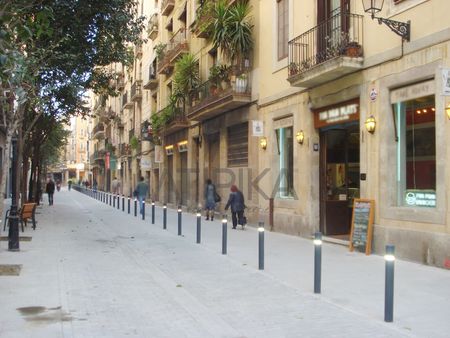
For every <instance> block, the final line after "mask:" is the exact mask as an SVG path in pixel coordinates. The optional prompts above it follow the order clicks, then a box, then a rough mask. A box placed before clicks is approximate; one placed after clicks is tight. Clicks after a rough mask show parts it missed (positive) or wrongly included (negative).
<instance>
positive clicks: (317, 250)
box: [314, 232, 322, 293]
mask: <svg viewBox="0 0 450 338" xmlns="http://www.w3.org/2000/svg"><path fill="white" fill-rule="evenodd" d="M321 273H322V234H321V233H320V232H316V233H315V234H314V293H320V284H321Z"/></svg>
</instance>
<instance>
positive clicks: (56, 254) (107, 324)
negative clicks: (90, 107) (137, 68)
mask: <svg viewBox="0 0 450 338" xmlns="http://www.w3.org/2000/svg"><path fill="white" fill-rule="evenodd" d="M149 209H150V208H149V207H148V206H147V218H146V220H145V221H142V220H141V219H140V218H139V217H138V218H135V217H133V216H131V215H128V214H127V213H126V212H125V213H124V212H122V211H121V210H117V209H113V208H112V207H110V206H107V205H105V204H102V203H100V202H98V201H96V200H94V199H91V198H89V197H87V196H85V195H82V194H80V193H78V192H76V191H70V192H68V191H66V190H62V191H61V192H59V193H57V194H55V204H54V206H52V207H49V206H48V205H44V206H43V207H40V208H39V209H38V212H39V214H38V215H37V219H38V226H37V229H36V230H35V231H32V230H31V229H29V228H28V229H27V230H26V233H25V234H24V235H27V236H32V241H31V242H21V244H20V245H21V251H20V252H9V251H7V242H4V241H3V242H1V244H0V264H21V265H22V270H21V273H20V275H19V276H0V290H1V297H0V309H1V314H0V337H2V338H16V337H27V338H28V337H30V338H37V337H39V338H40V337H42V338H44V337H45V338H51V337H83V338H88V337H93V338H100V337H105V338H106V337H108V338H115V337H145V338H147V337H149V338H150V337H236V338H238V337H240V338H243V337H448V333H449V332H450V324H449V323H450V321H449V320H448V318H450V316H449V315H450V306H449V305H448V304H450V303H449V301H450V291H449V285H450V272H449V271H447V270H441V269H436V268H431V267H426V266H422V265H418V264H413V263H408V262H401V261H397V262H396V273H397V276H396V299H395V304H396V308H395V312H394V323H389V324H388V323H385V322H384V321H383V301H384V300H383V297H384V289H383V287H384V286H383V283H384V275H383V273H384V262H383V259H382V257H379V256H375V255H372V256H369V257H366V256H365V255H362V254H356V253H348V252H347V250H346V248H343V247H339V246H335V245H328V244H325V245H324V252H323V263H324V264H323V285H322V290H323V293H322V295H314V294H313V293H312V287H313V285H312V280H313V278H312V257H313V256H312V254H313V246H312V243H311V241H308V240H305V239H301V238H298V237H293V236H286V235H282V234H277V233H270V232H266V262H265V263H266V264H265V267H266V270H264V271H259V270H258V269H257V264H258V262H257V231H256V230H255V229H254V228H249V229H246V230H245V231H242V230H237V231H236V230H231V227H228V244H229V246H228V255H222V254H221V224H220V220H219V221H217V222H206V221H203V224H202V244H200V245H199V244H195V216H194V215H189V214H185V215H183V235H182V236H177V221H176V217H177V216H176V212H174V211H173V210H169V213H168V214H169V215H168V229H167V230H163V229H162V223H161V222H162V217H161V208H159V207H158V208H157V215H156V224H153V225H152V224H151V220H150V219H151V217H150V210H149ZM3 235H5V234H4V233H3ZM21 235H22V233H21ZM403 286H404V287H403Z"/></svg>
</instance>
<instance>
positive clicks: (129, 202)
mask: <svg viewBox="0 0 450 338" xmlns="http://www.w3.org/2000/svg"><path fill="white" fill-rule="evenodd" d="M130 204H131V200H130V198H129V197H128V214H130V209H131V205H130Z"/></svg>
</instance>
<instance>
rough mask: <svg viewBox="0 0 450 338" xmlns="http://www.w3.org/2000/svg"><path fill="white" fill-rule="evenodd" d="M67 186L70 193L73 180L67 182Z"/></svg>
mask: <svg viewBox="0 0 450 338" xmlns="http://www.w3.org/2000/svg"><path fill="white" fill-rule="evenodd" d="M67 186H68V187H69V191H70V189H72V180H68V181H67Z"/></svg>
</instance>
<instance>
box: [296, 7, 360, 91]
mask: <svg viewBox="0 0 450 338" xmlns="http://www.w3.org/2000/svg"><path fill="white" fill-rule="evenodd" d="M362 39H363V16H362V15H358V14H352V13H346V12H339V13H337V14H335V15H333V16H332V17H331V18H330V19H328V20H326V21H324V22H322V23H320V24H319V25H318V26H316V27H314V28H311V29H310V30H308V31H307V32H305V33H303V34H302V35H300V36H298V37H296V38H294V39H292V40H291V41H289V60H288V81H289V82H290V83H291V85H293V86H297V87H310V86H315V85H319V84H322V83H325V82H328V81H331V80H334V79H337V78H339V77H341V76H343V75H346V74H349V73H351V72H354V71H356V70H359V69H362V66H363V41H362Z"/></svg>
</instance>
